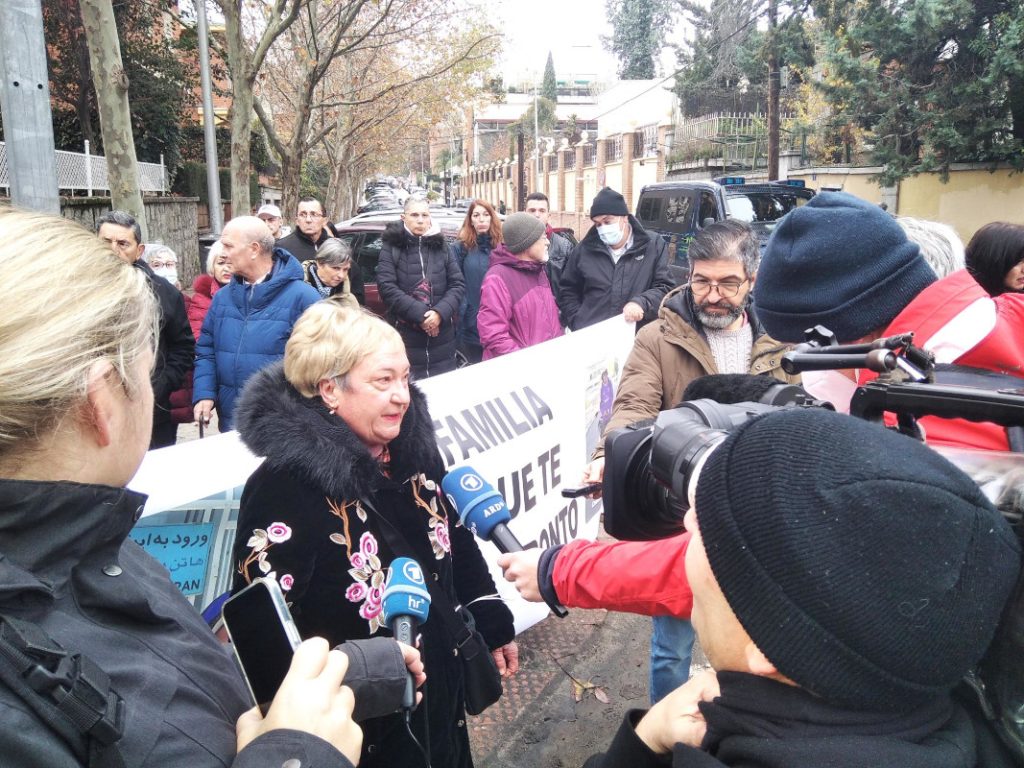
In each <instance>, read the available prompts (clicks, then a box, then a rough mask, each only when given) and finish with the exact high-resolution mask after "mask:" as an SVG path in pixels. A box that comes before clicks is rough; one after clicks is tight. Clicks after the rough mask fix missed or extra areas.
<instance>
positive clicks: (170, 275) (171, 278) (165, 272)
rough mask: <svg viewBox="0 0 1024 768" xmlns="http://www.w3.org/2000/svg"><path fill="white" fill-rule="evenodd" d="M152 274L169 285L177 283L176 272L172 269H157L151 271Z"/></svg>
mask: <svg viewBox="0 0 1024 768" xmlns="http://www.w3.org/2000/svg"><path fill="white" fill-rule="evenodd" d="M153 274H155V275H159V276H160V277H162V278H163V279H164V280H166V281H167V282H169V283H170V284H171V285H174V284H176V283H177V282H178V270H177V269H175V268H174V267H159V268H157V269H154V270H153Z"/></svg>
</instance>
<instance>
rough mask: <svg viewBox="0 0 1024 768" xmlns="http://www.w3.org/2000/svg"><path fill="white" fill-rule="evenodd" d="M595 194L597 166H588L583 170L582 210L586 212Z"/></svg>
mask: <svg viewBox="0 0 1024 768" xmlns="http://www.w3.org/2000/svg"><path fill="white" fill-rule="evenodd" d="M596 196H597V168H596V167H590V168H587V169H585V170H584V171H583V210H582V211H580V213H586V212H587V211H589V210H590V204H591V203H592V202H593V200H594V198H595V197H596Z"/></svg>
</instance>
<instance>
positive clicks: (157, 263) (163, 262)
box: [149, 259, 178, 269]
mask: <svg viewBox="0 0 1024 768" xmlns="http://www.w3.org/2000/svg"><path fill="white" fill-rule="evenodd" d="M149 266H151V267H152V268H153V269H162V268H163V267H176V266H178V261H177V259H153V261H151V262H149Z"/></svg>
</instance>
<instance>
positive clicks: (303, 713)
mask: <svg viewBox="0 0 1024 768" xmlns="http://www.w3.org/2000/svg"><path fill="white" fill-rule="evenodd" d="M403 652H404V649H403ZM420 666H421V667H422V664H421V665H420ZM347 669H348V657H347V656H346V655H345V654H344V653H342V652H341V651H332V650H330V646H328V644H327V641H326V640H324V639H323V638H322V637H314V638H311V639H309V640H306V641H305V642H303V643H302V644H301V645H300V646H299V647H298V648H296V649H295V655H294V656H293V657H292V663H291V666H290V667H289V668H288V674H287V675H285V678H284V682H282V683H281V687H280V688H279V689H278V691H277V695H276V696H274V701H273V703H272V704H271V705H270V711H269V712H267V716H266V717H261V716H260V711H259V709H258V708H256V707H253V708H252V709H250V710H249V711H248V712H246V713H245V714H244V715H242V716H241V717H240V718H238V722H237V723H236V724H235V733H236V737H237V749H238V751H239V752H241V751H242V750H243V749H244V748H245V747H246V746H247V745H248V744H249V743H250V742H252V741H253V740H254V739H255V738H256V737H257V736H261V735H262V734H264V733H267V732H269V731H273V730H276V729H278V728H288V729H291V730H295V731H304V732H306V733H311V734H313V735H314V736H319V737H320V738H321V739H323V740H324V741H327V742H329V743H330V744H332V745H333V746H334V747H335V749H337V750H338V751H339V752H341V753H342V754H343V755H345V757H347V758H348V759H349V760H350V761H351V763H352V764H353V765H355V764H356V763H357V762H358V761H359V751H360V749H361V748H362V746H363V732H362V730H361V729H360V727H359V726H358V725H356V723H355V721H353V720H352V709H353V707H354V706H355V698H354V697H353V696H352V690H351V689H350V688H348V687H347V686H345V685H342V681H343V680H344V679H345V672H346V670H347Z"/></svg>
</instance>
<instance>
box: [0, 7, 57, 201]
mask: <svg viewBox="0 0 1024 768" xmlns="http://www.w3.org/2000/svg"><path fill="white" fill-rule="evenodd" d="M0 78H2V79H3V82H2V83H0V112H2V114H3V120H4V136H5V137H6V140H7V162H8V166H9V168H10V173H11V200H12V202H13V203H14V204H15V205H17V206H21V207H22V208H31V209H34V210H37V211H44V212H46V213H53V214H57V215H60V196H59V194H58V189H57V157H56V155H55V154H54V147H53V118H52V116H51V114H50V82H49V77H48V76H47V71H46V42H45V40H44V39H43V7H42V3H41V1H40V0H3V1H2V2H0Z"/></svg>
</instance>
